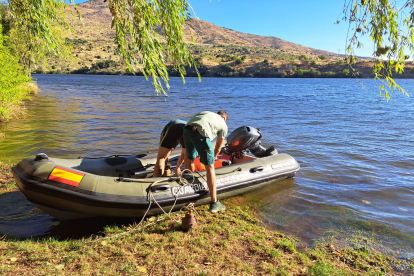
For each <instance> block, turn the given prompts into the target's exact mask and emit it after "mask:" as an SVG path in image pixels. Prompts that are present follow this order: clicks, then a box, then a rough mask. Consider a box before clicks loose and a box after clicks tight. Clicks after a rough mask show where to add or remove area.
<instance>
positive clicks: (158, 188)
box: [151, 184, 171, 193]
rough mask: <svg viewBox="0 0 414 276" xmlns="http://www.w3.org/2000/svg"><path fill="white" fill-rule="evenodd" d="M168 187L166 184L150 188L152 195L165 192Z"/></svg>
mask: <svg viewBox="0 0 414 276" xmlns="http://www.w3.org/2000/svg"><path fill="white" fill-rule="evenodd" d="M170 188H171V187H170V185H168V184H161V185H156V186H152V187H151V192H153V193H160V192H166V191H169V190H170Z"/></svg>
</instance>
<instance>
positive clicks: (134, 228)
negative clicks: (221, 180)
mask: <svg viewBox="0 0 414 276" xmlns="http://www.w3.org/2000/svg"><path fill="white" fill-rule="evenodd" d="M185 171H189V172H190V173H191V174H192V177H193V181H192V182H191V183H189V182H188V181H187V180H186V179H185V178H183V177H182V176H180V175H178V176H177V178H178V180H179V182H180V183H181V184H182V185H181V186H180V188H179V189H178V190H177V192H176V193H173V195H174V198H175V200H174V204H173V206H172V207H171V209H170V211H169V212H168V213H167V212H166V211H165V210H164V209H163V208H162V207H161V205H160V204H159V203H158V202H157V200H156V199H155V198H154V195H153V194H152V191H151V189H150V188H151V186H152V185H154V184H156V183H159V182H162V181H164V180H165V179H162V180H158V181H155V182H152V183H151V184H150V185H149V186H148V191H149V192H148V194H149V197H150V198H149V204H148V208H147V210H146V211H145V214H144V216H143V217H142V219H141V221H140V222H139V223H138V224H137V225H136V226H134V227H133V228H131V229H130V230H128V231H125V232H122V233H119V234H116V235H113V236H110V237H102V238H98V239H95V240H93V241H91V242H88V243H86V245H89V244H93V243H96V242H98V241H102V240H109V239H113V238H116V237H120V236H125V235H128V234H130V233H132V232H135V231H138V230H139V229H140V228H141V229H144V228H146V227H148V226H150V225H153V224H155V223H158V222H161V221H163V220H165V218H158V219H157V220H156V221H154V222H151V223H148V224H147V225H143V226H142V227H141V224H142V223H143V222H144V219H145V217H146V216H147V214H148V211H149V210H150V208H151V205H152V201H154V202H155V204H157V206H158V207H159V208H160V209H161V210H162V212H163V213H164V214H165V215H166V217H167V218H169V219H171V220H172V221H175V222H180V220H179V219H178V220H177V219H175V218H173V217H172V216H171V212H172V210H173V209H174V207H175V205H176V203H177V200H178V194H179V193H180V191H181V189H182V188H184V187H185V186H188V185H192V184H193V183H194V181H195V176H194V173H193V172H192V171H190V170H188V169H185V170H183V171H182V173H184V172H185ZM182 173H181V174H182ZM170 179H174V177H171V178H170ZM134 182H135V181H134ZM137 182H138V181H137ZM143 182H147V181H143ZM183 209H187V210H192V211H194V212H195V213H196V214H197V215H198V212H197V210H196V209H195V208H194V203H193V202H190V203H189V204H187V205H184V206H183V207H181V209H180V210H179V211H178V212H181V211H182V210H183Z"/></svg>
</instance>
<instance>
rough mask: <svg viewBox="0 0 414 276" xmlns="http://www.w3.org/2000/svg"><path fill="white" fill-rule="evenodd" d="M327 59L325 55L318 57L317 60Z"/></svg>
mask: <svg viewBox="0 0 414 276" xmlns="http://www.w3.org/2000/svg"><path fill="white" fill-rule="evenodd" d="M327 58H328V57H327V56H326V55H320V56H319V59H322V60H324V59H327Z"/></svg>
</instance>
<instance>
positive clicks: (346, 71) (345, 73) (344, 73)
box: [341, 69, 349, 76]
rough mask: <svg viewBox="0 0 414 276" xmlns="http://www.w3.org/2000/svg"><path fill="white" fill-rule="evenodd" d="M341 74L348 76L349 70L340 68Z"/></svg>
mask: <svg viewBox="0 0 414 276" xmlns="http://www.w3.org/2000/svg"><path fill="white" fill-rule="evenodd" d="M341 73H342V75H344V76H348V75H349V70H348V69H344V70H342V72H341Z"/></svg>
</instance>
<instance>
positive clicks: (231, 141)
mask: <svg viewBox="0 0 414 276" xmlns="http://www.w3.org/2000/svg"><path fill="white" fill-rule="evenodd" d="M261 138H262V134H261V133H260V130H259V129H256V128H254V127H251V126H242V127H239V128H237V129H235V130H234V131H233V132H232V133H230V135H229V137H228V138H227V144H226V147H224V149H223V151H224V152H225V153H226V154H227V155H229V156H235V157H236V158H241V157H243V156H244V155H245V153H246V152H247V151H250V152H251V153H252V154H253V155H254V156H256V157H266V156H270V155H273V154H275V153H277V151H276V150H275V148H274V147H273V146H271V147H269V148H268V149H265V148H264V147H262V146H261V145H260V143H261V141H260V139H261Z"/></svg>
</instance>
